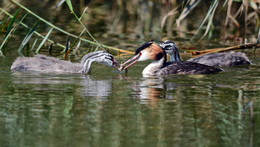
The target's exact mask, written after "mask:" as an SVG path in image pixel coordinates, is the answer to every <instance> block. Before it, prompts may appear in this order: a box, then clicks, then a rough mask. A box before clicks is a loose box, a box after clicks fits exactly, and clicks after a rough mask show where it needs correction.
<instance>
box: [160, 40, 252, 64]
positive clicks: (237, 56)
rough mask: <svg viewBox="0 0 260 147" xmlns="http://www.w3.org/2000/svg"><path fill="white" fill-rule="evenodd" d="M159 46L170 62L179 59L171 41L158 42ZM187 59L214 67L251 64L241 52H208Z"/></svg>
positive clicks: (174, 45)
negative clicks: (167, 55)
mask: <svg viewBox="0 0 260 147" xmlns="http://www.w3.org/2000/svg"><path fill="white" fill-rule="evenodd" d="M159 46H160V47H162V48H163V49H164V50H165V52H166V53H167V54H169V55H170V56H171V58H170V60H171V61H172V62H173V61H180V60H181V58H180V55H179V50H178V47H177V45H176V44H175V43H174V42H173V41H170V40H166V41H164V42H163V43H160V44H159ZM188 61H191V62H197V63H200V64H205V65H209V66H214V67H232V66H239V65H250V64H252V63H251V62H250V61H249V59H248V57H247V56H246V54H245V53H241V52H229V53H209V54H206V55H202V56H199V57H196V58H191V59H189V60H188Z"/></svg>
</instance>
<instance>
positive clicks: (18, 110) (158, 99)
mask: <svg viewBox="0 0 260 147" xmlns="http://www.w3.org/2000/svg"><path fill="white" fill-rule="evenodd" d="M14 58H15V56H14V57H11V56H8V55H7V57H6V58H0V61H1V62H0V63H1V69H0V71H1V72H0V79H1V80H0V93H1V95H0V132H1V134H0V142H1V146H2V145H3V146H173V145H174V146H258V145H259V144H260V141H259V139H258V136H259V134H260V128H259V125H258V124H259V123H260V122H259V117H260V116H259V114H260V113H259V112H260V111H259V106H260V99H259V98H260V97H259V94H260V90H259V89H260V78H259V75H260V74H259V71H260V68H259V67H257V65H256V66H250V67H248V68H247V67H243V68H231V69H226V70H225V72H222V73H220V74H215V75H208V76H187V75H176V76H170V77H165V78H143V77H142V76H141V70H142V69H141V66H145V65H144V64H139V65H136V66H137V68H136V69H134V68H132V70H129V72H128V73H127V74H125V73H122V74H120V73H118V72H116V71H114V69H112V68H109V67H106V66H103V65H99V64H95V65H94V66H93V70H92V73H91V74H89V75H86V76H83V75H70V74H62V75H61V74H40V73H30V72H29V73H20V72H12V71H10V69H9V68H10V66H11V63H12V61H13V60H14ZM256 61H257V60H255V62H256ZM256 64H259V63H256ZM100 71H102V72H100Z"/></svg>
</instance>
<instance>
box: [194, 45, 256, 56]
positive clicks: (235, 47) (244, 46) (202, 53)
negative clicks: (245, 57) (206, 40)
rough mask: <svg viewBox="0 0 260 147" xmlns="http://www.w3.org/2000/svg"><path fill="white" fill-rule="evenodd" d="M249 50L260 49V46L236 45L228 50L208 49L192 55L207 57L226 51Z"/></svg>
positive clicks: (227, 48)
mask: <svg viewBox="0 0 260 147" xmlns="http://www.w3.org/2000/svg"><path fill="white" fill-rule="evenodd" d="M249 48H260V44H256V43H249V44H242V45H236V46H231V47H226V48H215V49H206V50H203V51H193V52H192V55H199V56H201V55H205V54H209V53H216V52H225V51H231V50H239V49H249Z"/></svg>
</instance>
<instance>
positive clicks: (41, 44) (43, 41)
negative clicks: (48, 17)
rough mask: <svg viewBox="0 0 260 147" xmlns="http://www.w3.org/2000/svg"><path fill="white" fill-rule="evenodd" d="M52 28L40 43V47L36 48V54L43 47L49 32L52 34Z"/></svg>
mask: <svg viewBox="0 0 260 147" xmlns="http://www.w3.org/2000/svg"><path fill="white" fill-rule="evenodd" d="M52 30H53V28H51V29H50V31H49V32H48V33H47V35H46V36H45V37H44V39H43V40H42V42H41V43H40V45H39V46H38V48H37V50H36V53H37V54H38V53H39V51H40V49H41V47H42V46H43V44H44V43H45V42H46V40H47V39H48V38H49V36H50V34H51V32H52Z"/></svg>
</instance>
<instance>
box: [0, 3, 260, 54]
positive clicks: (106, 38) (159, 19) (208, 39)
mask: <svg viewBox="0 0 260 147" xmlns="http://www.w3.org/2000/svg"><path fill="white" fill-rule="evenodd" d="M259 4H260V1H259V0H211V1H202V0H184V1H183V0H132V1H127V0H95V1H91V0H74V1H70V0H55V1H54V0H44V1H37V0H32V1H30V2H28V1H21V0H3V1H1V2H0V35H1V38H0V41H1V42H0V43H1V46H0V54H1V55H2V56H3V55H4V52H5V51H6V50H5V48H6V47H7V46H8V45H10V43H11V42H17V41H16V40H15V38H17V37H19V38H24V39H22V40H21V39H20V40H19V41H18V42H20V47H19V49H18V52H19V53H20V54H22V52H23V49H24V48H25V47H27V49H29V50H30V52H32V53H38V52H40V51H42V52H46V51H48V52H49V53H50V54H51V52H54V53H57V54H60V53H62V54H64V53H65V52H67V54H68V53H74V54H75V53H76V52H77V51H78V49H79V48H80V49H81V50H87V51H88V52H89V51H92V50H97V49H100V48H103V49H108V50H110V51H111V52H113V51H116V52H117V53H120V54H121V55H122V54H123V55H124V54H131V53H132V52H131V51H133V49H134V48H136V44H140V43H143V42H144V41H147V40H151V39H154V40H165V39H170V40H174V41H177V42H178V44H179V45H180V46H181V47H182V48H183V49H194V48H195V49H199V50H201V49H206V48H212V47H213V46H214V47H225V46H232V45H238V44H246V43H258V42H259V38H260V30H259V26H260V20H259V10H260V5H259ZM71 51H74V52H71Z"/></svg>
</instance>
